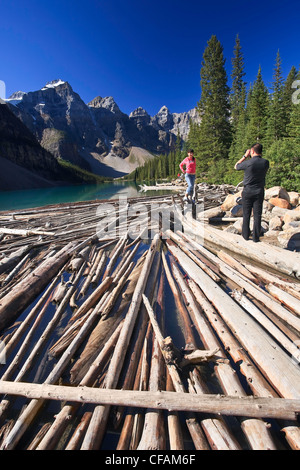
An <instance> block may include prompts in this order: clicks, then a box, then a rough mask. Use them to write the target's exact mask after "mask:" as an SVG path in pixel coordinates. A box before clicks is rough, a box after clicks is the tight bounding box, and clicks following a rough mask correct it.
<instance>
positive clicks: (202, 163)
mask: <svg viewBox="0 0 300 470" xmlns="http://www.w3.org/2000/svg"><path fill="white" fill-rule="evenodd" d="M200 75H201V82H200V84H201V98H200V101H199V103H198V110H199V113H200V116H201V118H202V119H201V123H200V126H199V137H198V148H197V155H198V157H199V162H198V166H199V170H200V171H208V170H209V173H211V175H214V176H216V166H217V165H216V164H217V162H218V161H220V160H225V161H226V158H227V156H228V151H229V146H230V143H231V126H230V122H229V87H228V85H227V75H226V70H225V59H224V57H223V47H222V45H221V43H220V41H218V39H217V37H216V36H214V35H213V36H212V37H211V39H210V40H209V41H208V43H207V47H206V49H205V51H204V54H203V61H202V68H201V72H200ZM221 167H222V165H218V168H221ZM220 176H221V175H220Z"/></svg>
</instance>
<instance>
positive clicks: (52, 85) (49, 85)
mask: <svg viewBox="0 0 300 470" xmlns="http://www.w3.org/2000/svg"><path fill="white" fill-rule="evenodd" d="M65 83H67V84H68V82H65V81H64V80H61V79H60V78H59V79H56V80H52V81H51V82H48V83H46V85H45V86H44V88H42V90H43V91H44V90H47V89H48V88H56V87H57V86H60V85H64V84H65ZM68 85H69V84H68Z"/></svg>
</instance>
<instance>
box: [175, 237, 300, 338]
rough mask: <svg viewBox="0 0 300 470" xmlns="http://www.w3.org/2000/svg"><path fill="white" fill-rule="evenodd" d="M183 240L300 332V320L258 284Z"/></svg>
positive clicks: (206, 251)
mask: <svg viewBox="0 0 300 470" xmlns="http://www.w3.org/2000/svg"><path fill="white" fill-rule="evenodd" d="M167 233H169V232H167ZM183 238H185V239H187V240H189V242H190V243H191V245H192V246H195V247H197V249H198V250H200V251H201V252H203V253H204V254H205V255H206V256H208V257H209V259H210V260H212V261H214V262H215V263H216V264H217V265H218V266H219V269H220V271H221V272H222V273H223V274H225V276H227V277H228V279H230V280H231V281H234V282H235V283H236V285H238V286H240V287H242V288H243V289H245V290H246V291H247V292H248V293H249V294H251V295H252V296H253V297H254V298H256V299H257V300H259V301H260V302H262V304H263V305H266V306H267V307H269V308H270V310H271V311H272V312H273V313H275V314H276V315H277V316H278V317H279V318H281V319H282V320H284V321H285V322H286V323H288V324H289V325H291V326H292V327H293V328H294V329H295V330H296V331H298V332H300V319H299V318H297V317H296V316H295V315H294V314H293V313H291V312H290V311H289V310H287V309H286V308H284V307H283V306H281V305H280V304H279V303H278V302H276V301H275V300H274V299H273V298H272V296H271V295H269V294H268V293H266V292H265V291H263V290H262V289H261V288H260V287H258V286H257V285H256V284H254V283H252V282H251V281H250V280H249V279H245V277H244V276H243V275H242V274H240V273H237V272H236V271H234V270H233V269H232V268H231V267H230V266H228V265H227V264H226V263H224V262H223V261H222V260H220V259H219V258H218V257H217V256H215V255H213V254H212V253H210V252H209V251H208V250H207V249H206V248H204V247H203V246H201V245H200V244H199V243H197V242H195V241H193V240H191V238H190V237H187V236H186V235H183Z"/></svg>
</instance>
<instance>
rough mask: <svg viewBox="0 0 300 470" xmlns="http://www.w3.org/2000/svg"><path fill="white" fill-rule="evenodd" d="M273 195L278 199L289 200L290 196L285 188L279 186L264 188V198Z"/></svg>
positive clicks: (269, 197) (267, 198)
mask: <svg viewBox="0 0 300 470" xmlns="http://www.w3.org/2000/svg"><path fill="white" fill-rule="evenodd" d="M273 197H279V198H280V199H286V200H287V201H288V202H290V197H289V194H288V192H287V190H286V189H284V188H282V187H281V186H273V187H272V188H269V189H266V190H265V199H266V201H269V199H271V198H273Z"/></svg>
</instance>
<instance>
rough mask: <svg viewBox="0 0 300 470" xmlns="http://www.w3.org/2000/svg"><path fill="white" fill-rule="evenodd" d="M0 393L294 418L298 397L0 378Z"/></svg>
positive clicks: (298, 410)
mask: <svg viewBox="0 0 300 470" xmlns="http://www.w3.org/2000/svg"><path fill="white" fill-rule="evenodd" d="M0 393H1V394H2V393H4V394H7V395H15V396H23V397H26V398H31V399H43V400H58V401H71V402H78V403H93V404H103V405H122V406H134V407H138V408H155V409H158V410H163V409H166V410H177V411H187V410H188V411H194V412H199V413H214V414H218V413H220V414H222V415H224V416H249V417H260V418H277V419H291V420H294V421H295V420H297V416H298V414H299V412H300V399H284V398H256V397H242V398H240V397H236V396H233V397H232V396H225V395H215V394H207V395H205V394H204V395H198V394H192V393H180V392H176V393H174V392H148V391H146V392H143V391H133V390H117V389H105V388H91V387H69V386H65V385H51V384H30V383H25V382H18V383H13V382H6V381H2V380H0Z"/></svg>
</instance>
